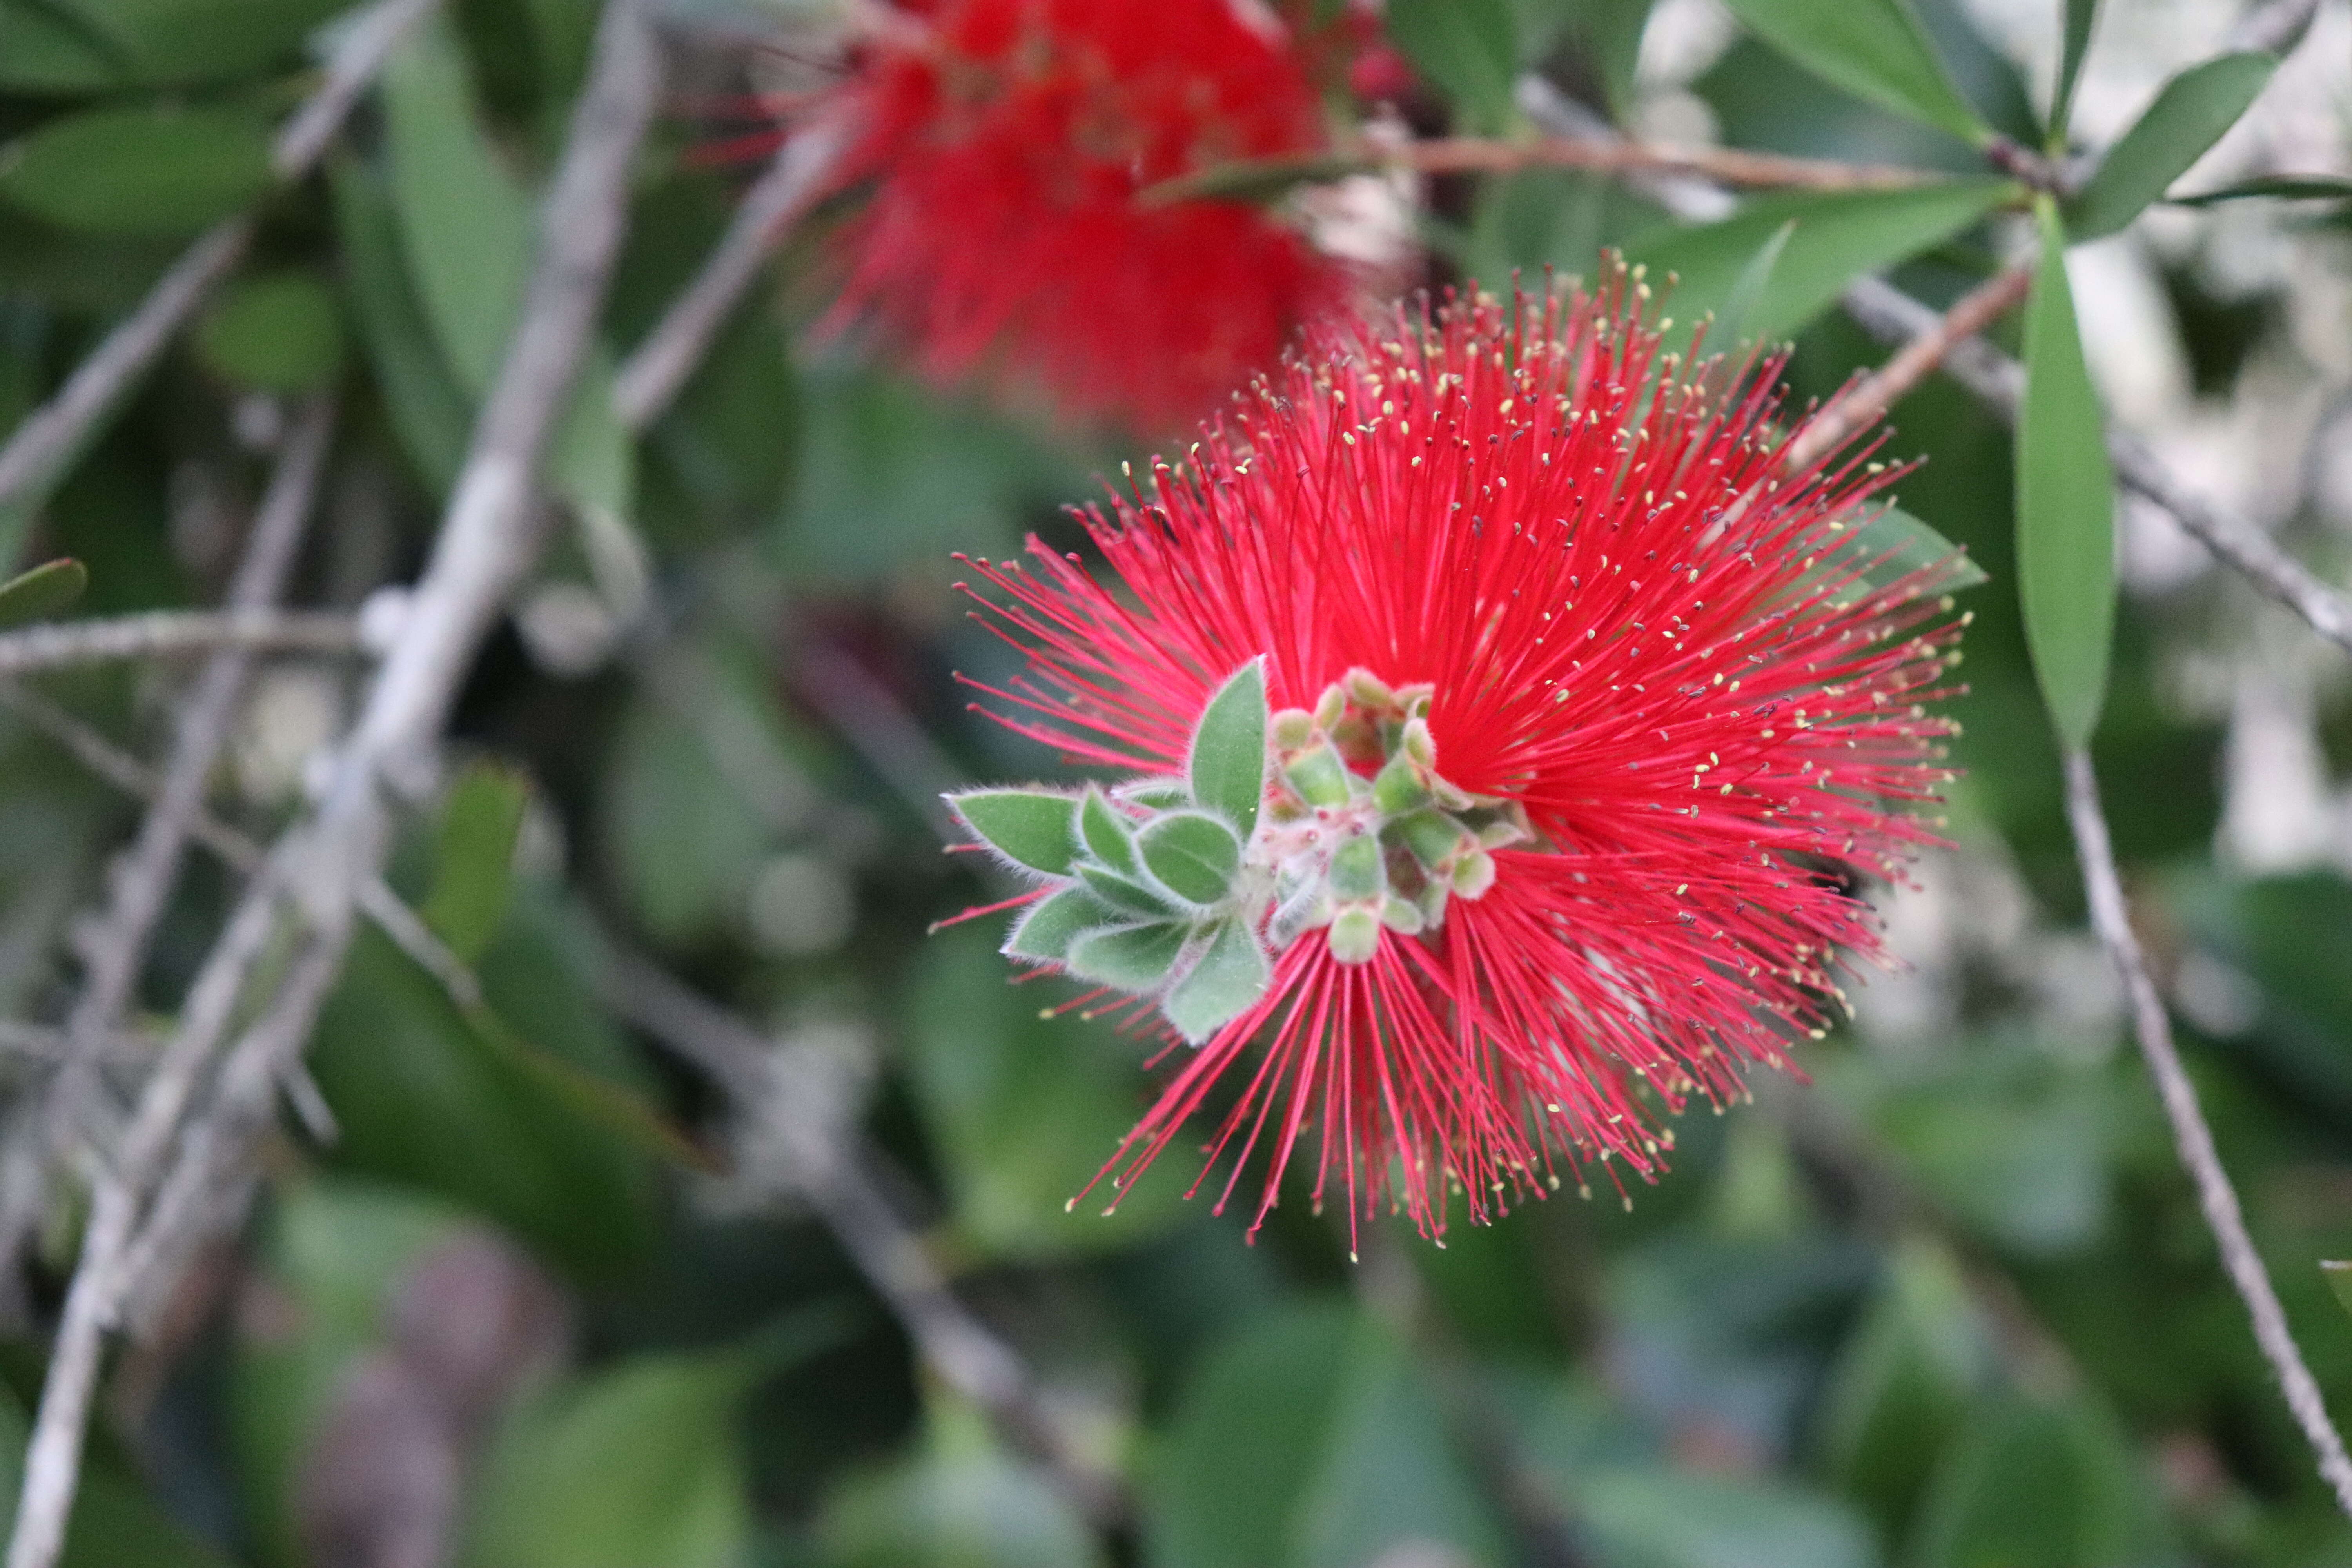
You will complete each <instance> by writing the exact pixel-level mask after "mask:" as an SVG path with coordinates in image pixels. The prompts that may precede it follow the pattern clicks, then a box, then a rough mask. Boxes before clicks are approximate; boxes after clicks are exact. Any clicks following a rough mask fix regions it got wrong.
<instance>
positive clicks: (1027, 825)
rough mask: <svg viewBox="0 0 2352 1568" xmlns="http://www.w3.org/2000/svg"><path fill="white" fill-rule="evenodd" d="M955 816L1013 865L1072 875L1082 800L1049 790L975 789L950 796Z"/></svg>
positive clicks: (1053, 873)
mask: <svg viewBox="0 0 2352 1568" xmlns="http://www.w3.org/2000/svg"><path fill="white" fill-rule="evenodd" d="M947 801H948V805H949V806H950V808H951V809H952V810H953V811H954V812H955V815H956V819H957V820H958V821H960V822H961V823H962V824H963V825H964V826H966V827H968V828H970V829H971V832H972V834H973V836H974V837H977V838H978V839H979V840H980V841H981V842H982V843H983V844H985V845H987V846H988V847H990V848H991V849H993V850H995V851H996V852H997V853H998V854H999V855H1001V856H1003V858H1005V859H1007V860H1009V861H1011V862H1012V863H1013V865H1015V866H1019V867H1023V868H1026V869H1028V870H1032V871H1043V872H1045V874H1046V875H1047V876H1049V877H1066V876H1068V875H1069V874H1070V859H1071V857H1072V856H1074V855H1075V854H1076V853H1077V834H1076V826H1075V824H1076V817H1077V810H1078V803H1077V801H1076V799H1075V798H1073V797H1072V796H1070V795H1060V794H1056V793H1055V792H1054V791H1052V790H1044V789H976V790H967V791H965V792H964V793H963V794H961V795H950V796H948V797H947Z"/></svg>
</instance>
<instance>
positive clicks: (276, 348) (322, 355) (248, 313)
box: [196, 269, 343, 392]
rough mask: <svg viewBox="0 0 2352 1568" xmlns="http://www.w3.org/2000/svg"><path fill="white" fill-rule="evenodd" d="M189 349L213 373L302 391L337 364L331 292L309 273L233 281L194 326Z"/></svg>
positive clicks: (338, 341) (326, 377)
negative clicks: (192, 348) (192, 344)
mask: <svg viewBox="0 0 2352 1568" xmlns="http://www.w3.org/2000/svg"><path fill="white" fill-rule="evenodd" d="M196 352H197V353H199V354H201V355H202V356H203V358H204V362H205V364H206V365H207V366H208V367H210V369H211V370H212V371H213V373H214V374H216V375H218V376H220V377H222V378H223V379H224V380H226V381H228V382H231V383H233V384H236V385H238V386H245V387H253V388H256V389H257V390H260V391H263V392H309V391H311V390H313V389H315V388H317V387H320V386H323V385H325V384H327V383H329V382H330V381H332V380H333V379H334V377H335V373H336V372H337V371H338V370H340V369H341V367H342V363H343V323H342V318H341V315H340V314H339V313H338V312H337V310H336V309H335V296H334V292H333V290H331V289H329V288H328V287H327V285H326V283H325V282H324V281H323V280H321V279H320V278H319V277H317V276H316V275H315V274H313V273H310V272H305V271H299V270H293V269H289V270H286V271H279V272H268V273H262V274H259V275H257V276H253V277H247V278H240V279H236V281H235V282H233V283H232V284H230V285H229V286H228V287H227V288H226V289H223V290H221V295H220V298H219V299H218V300H215V301H214V302H213V304H212V305H211V307H210V308H209V309H207V310H205V314H204V319H203V320H202V321H199V322H198V323H197V325H196Z"/></svg>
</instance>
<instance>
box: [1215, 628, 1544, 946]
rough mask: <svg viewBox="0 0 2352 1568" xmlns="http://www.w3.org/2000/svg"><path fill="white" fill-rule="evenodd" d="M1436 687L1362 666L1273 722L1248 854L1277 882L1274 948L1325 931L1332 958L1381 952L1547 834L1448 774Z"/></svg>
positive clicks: (1270, 934)
mask: <svg viewBox="0 0 2352 1568" xmlns="http://www.w3.org/2000/svg"><path fill="white" fill-rule="evenodd" d="M1432 696H1433V688H1432V687H1431V686H1429V685H1428V684H1426V683H1423V684H1419V685H1413V686H1405V687H1396V688H1391V686H1389V685H1388V683H1387V682H1385V681H1383V680H1381V679H1380V677H1378V676H1376V675H1374V674H1373V673H1372V672H1371V671H1370V670H1368V669H1362V668H1357V669H1351V670H1349V672H1348V673H1347V674H1346V675H1345V676H1343V677H1341V678H1340V679H1339V680H1336V681H1334V682H1332V684H1331V685H1330V686H1329V687H1328V688H1326V689H1325V690H1324V692H1323V695H1322V697H1321V699H1320V700H1318V701H1317V703H1316V704H1315V707H1314V708H1313V710H1307V709H1304V708H1287V709H1285V710H1282V711H1281V712H1278V713H1276V714H1275V715H1273V717H1272V719H1271V720H1270V721H1269V722H1268V723H1267V725H1266V731H1265V737H1266V739H1265V744H1266V776H1267V779H1268V782H1269V788H1268V790H1267V794H1266V801H1265V810H1264V813H1263V819H1262V820H1261V822H1260V824H1259V826H1258V831H1257V833H1256V834H1255V836H1254V837H1252V839H1251V841H1250V844H1249V847H1248V850H1247V853H1246V856H1245V860H1246V863H1247V864H1249V865H1251V866H1253V867H1255V868H1262V869H1263V871H1264V873H1265V874H1266V875H1267V878H1268V881H1269V882H1270V885H1271V890H1272V892H1271V896H1272V900H1273V903H1274V911H1273V914H1272V915H1271V917H1270V918H1269V919H1268V921H1267V922H1266V928H1265V936H1266V943H1267V945H1268V946H1270V947H1271V948H1273V949H1274V950H1275V951H1276V952H1282V951H1284V950H1286V949H1287V948H1288V947H1289V946H1290V944H1291V943H1292V942H1296V941H1297V940H1298V939H1299V938H1300V937H1301V936H1303V935H1305V934H1306V933H1307V932H1308V931H1316V930H1320V931H1322V932H1323V933H1324V941H1325V942H1327V943H1328V944H1329V946H1330V950H1331V956H1332V957H1333V958H1335V959H1338V960H1339V962H1340V963H1369V962H1370V960H1371V957H1372V955H1373V954H1374V953H1375V952H1378V951H1379V948H1380V934H1381V927H1382V926H1386V927H1387V928H1388V929H1389V930H1391V931H1396V932H1398V933H1399V934H1400V935H1404V936H1412V935H1414V934H1417V933H1419V932H1421V931H1434V930H1435V929H1437V928H1438V927H1439V926H1442V925H1444V923H1445V909H1446V904H1447V902H1448V901H1449V900H1453V899H1477V898H1481V897H1483V896H1485V894H1486V889H1489V888H1491V887H1493V886H1494V885H1495V857H1494V854H1493V851H1494V850H1496V849H1499V848H1502V847H1505V846H1507V845H1511V844H1520V843H1526V842H1528V841H1529V840H1532V839H1533V838H1534V837H1535V834H1534V831H1533V829H1532V828H1531V827H1530V826H1528V816H1527V812H1526V811H1525V810H1524V809H1523V808H1522V807H1521V806H1520V805H1519V804H1518V803H1517V801H1513V800H1506V799H1500V798H1497V797H1495V796H1488V795H1472V794H1470V793H1469V792H1468V791H1466V790H1464V789H1462V788H1460V787H1458V786H1456V785H1455V784H1452V783H1449V782H1448V781H1447V780H1446V779H1445V777H1444V775H1443V774H1441V773H1439V772H1438V771H1437V742H1436V740H1435V738H1434V737H1433V736H1432V735H1431V733H1430V730H1429V705H1430V700H1431V697H1432Z"/></svg>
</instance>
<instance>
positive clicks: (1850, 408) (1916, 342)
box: [1786, 267, 2033, 468]
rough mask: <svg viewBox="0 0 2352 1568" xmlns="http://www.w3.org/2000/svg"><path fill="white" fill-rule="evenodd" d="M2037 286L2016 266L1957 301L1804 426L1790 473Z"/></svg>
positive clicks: (1792, 445) (1793, 442)
mask: <svg viewBox="0 0 2352 1568" xmlns="http://www.w3.org/2000/svg"><path fill="white" fill-rule="evenodd" d="M2032 287H2033V270H2032V268H2027V267H2011V268H2006V269H2004V270H2002V271H2000V272H1998V273H1995V274H1994V275H1993V276H1992V278H1991V279H1989V280H1988V281H1986V282H1983V283H1980V284H1979V285H1978V286H1977V287H1976V288H1974V289H1969V291H1968V292H1967V293H1966V294H1963V295H1961V296H1960V298H1959V299H1958V300H1956V301H1954V303H1953V305H1952V308H1951V309H1950V310H1946V311H1945V312H1944V313H1943V314H1942V315H1941V316H1939V317H1937V320H1936V324H1935V325H1934V326H1932V327H1930V328H1928V329H1927V331H1924V332H1921V333H1919V334H1918V335H1917V336H1916V337H1914V338H1913V339H1911V340H1910V342H1906V343H1905V344H1904V345H1903V347H1902V348H1901V349H1899V350H1898V351H1896V353H1895V357H1894V358H1892V359H1890V360H1888V361H1887V362H1886V363H1885V364H1883V365H1881V366H1879V367H1878V368H1877V369H1876V370H1874V371H1873V372H1871V373H1870V374H1868V375H1865V376H1864V377H1863V378H1862V379H1861V380H1859V381H1856V382H1854V383H1853V384H1852V385H1850V386H1848V387H1847V388H1846V389H1845V390H1844V391H1843V392H1841V393H1839V394H1838V395H1836V396H1835V397H1832V399H1830V401H1829V403H1828V404H1827V405H1825V406H1824V407H1823V408H1822V411H1821V412H1820V413H1818V414H1816V415H1814V416H1812V417H1811V419H1808V420H1807V421H1805V424H1804V426H1803V427H1802V428H1801V429H1800V430H1799V431H1798V432H1797V433H1796V435H1795V436H1794V437H1791V438H1790V442H1789V447H1788V451H1787V454H1786V456H1787V460H1788V462H1789V464H1790V467H1791V468H1809V467H1811V465H1812V463H1813V462H1814V461H1815V460H1816V459H1817V458H1822V457H1823V456H1825V455H1827V454H1828V453H1831V452H1833V451H1835V450H1837V448H1838V447H1842V446H1843V445H1844V444H1845V441H1846V438H1847V437H1850V436H1852V435H1853V433H1854V432H1855V431H1857V430H1861V429H1863V428H1864V427H1866V426H1869V425H1871V424H1873V423H1874V422H1875V421H1876V420H1877V418H1878V416H1880V415H1882V414H1885V412H1886V411H1887V409H1889V408H1890V407H1892V406H1894V405H1895V404H1896V403H1898V402H1900V401H1901V400H1902V399H1903V397H1904V395H1906V394H1907V393H1909V392H1910V391H1911V389H1912V388H1914V387H1916V386H1917V385H1918V384H1920V383H1921V382H1923V381H1925V380H1927V377H1928V376H1930V375H1932V374H1935V372H1936V367H1937V366H1938V365H1940V364H1942V363H1944V356H1945V355H1946V354H1948V353H1951V352H1952V345H1953V344H1955V343H1957V342H1961V341H1963V340H1964V339H1968V338H1972V337H1974V336H1976V335H1977V334H1978V333H1979V332H1981V331H1984V330H1985V329H1986V328H1987V327H1990V326H1991V325H1992V324H1993V323H1994V322H1995V321H1999V320H2000V318H2001V317H2003V316H2005V315H2007V314H2008V313H2009V312H2010V311H2011V310H2015V309H2016V308H2017V307H2018V306H2019V305H2021V304H2022V303H2023V302H2024V300H2025V296H2026V293H2027V291H2028V290H2029V289H2032Z"/></svg>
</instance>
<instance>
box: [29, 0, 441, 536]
mask: <svg viewBox="0 0 2352 1568" xmlns="http://www.w3.org/2000/svg"><path fill="white" fill-rule="evenodd" d="M435 3H436V0H375V4H374V5H372V6H370V7H369V8H368V9H367V10H366V11H364V12H362V13H361V14H359V16H356V17H355V18H354V19H353V21H352V23H351V25H350V26H348V27H347V28H346V29H345V30H344V32H343V35H342V37H341V41H340V42H339V44H338V45H337V47H336V50H335V54H334V57H333V58H331V60H329V61H328V63H327V71H326V76H325V78H324V79H323V80H321V81H320V85H319V87H318V89H317V90H316V91H314V92H313V93H312V94H311V95H310V99H309V100H308V101H306V102H305V103H304V104H303V106H302V107H301V108H300V109H299V110H296V111H295V113H294V116H293V118H292V119H290V120H289V121H287V122H286V123H285V125H284V126H283V127H281V128H280V129H279V131H278V137H277V139H276V141H275V142H273V143H272V144H271V148H270V165H269V166H270V171H271V173H272V174H276V175H277V177H278V181H279V183H281V184H285V183H289V182H291V181H294V180H298V179H299V178H301V177H302V176H303V175H304V174H309V173H310V170H311V168H312V167H313V166H314V165H316V163H318V161H319V158H320V155H321V154H322V153H325V152H326V150H327V145H328V143H329V142H331V141H333V140H334V135H335V132H336V131H338V130H339V129H341V125H342V122H343V120H344V118H345V117H346V116H347V115H349V114H350V113H351V110H352V104H353V103H355V102H357V101H358V100H359V95H360V92H361V90H362V89H364V88H365V87H366V85H367V83H368V82H369V81H370V80H371V79H373V77H374V75H375V73H376V72H377V70H379V69H380V68H382V67H383V62H384V59H385V58H386V57H387V56H389V55H390V54H391V53H392V47H393V46H394V44H396V43H398V42H399V41H400V37H401V35H402V34H403V33H404V32H405V31H407V29H408V28H409V27H410V26H412V25H414V24H415V22H416V20H417V19H418V18H419V17H421V16H424V15H425V12H426V11H428V10H430V9H431V8H432V7H433V5H434V4H435ZM252 241H253V219H252V217H251V216H237V217H232V218H224V219H223V220H222V221H221V222H219V223H218V224H215V226H213V227H211V228H210V229H207V230H206V231H205V235H204V237H202V238H200V239H198V240H197V241H196V242H195V243H194V245H192V246H190V247H188V248H187V249H186V250H185V251H184V252H183V253H182V254H181V257H180V258H179V260H177V261H175V262H173V264H172V268H171V270H170V271H168V272H166V273H164V274H163V277H162V278H161V279H158V280H157V282H156V284H155V287H154V288H153V289H151V290H150V291H149V293H148V295H147V298H146V299H144V300H142V301H140V304H139V308H138V309H137V310H133V311H131V314H130V315H129V316H128V317H126V318H125V319H124V320H123V321H122V323H121V325H120V326H117V327H116V328H115V329H114V330H113V331H110V332H109V333H107V334H106V338H105V341H103V342H100V344H99V345H98V347H97V348H96V349H94V350H92V351H91V353H90V355H89V358H88V359H86V360H84V361H83V362H82V363H80V364H79V366H77V367H76V368H75V370H74V373H73V374H71V375H69V376H68V377H67V378H66V384H65V385H63V386H62V387H60V388H58V394H57V395H56V396H55V397H52V398H51V399H49V401H48V402H47V403H46V404H44V405H41V406H40V407H39V408H37V409H36V410H34V411H33V413H32V415H31V416H29V417H27V418H26V420H25V422H24V423H23V424H22V425H19V426H17V427H16V433H15V434H14V435H12V436H10V437H8V442H7V445H6V446H5V447H0V506H6V505H8V504H9V503H10V502H12V501H16V500H22V499H23V498H24V497H25V496H26V495H27V494H29V493H31V492H33V491H35V490H37V489H39V488H40V487H41V486H43V485H46V484H47V483H48V482H49V481H50V480H51V479H54V478H55V477H56V475H57V474H58V471H59V470H60V469H61V468H64V467H65V466H66V465H67V464H68V463H70V462H72V461H73V458H74V456H75V454H76V453H78V452H79V451H80V450H81V448H82V447H83V445H84V444H85V443H86V442H87V441H88V440H89V437H90V434H91V432H92V431H93V430H94V429H95V428H96V427H97V425H98V422H99V421H100V419H102V418H104V417H105V416H106V414H107V411H108V410H110V409H111V408H113V407H114V406H115V405H117V404H118V403H120V402H121V399H122V397H123V395H124V394H126V393H128V392H129V391H130V390H131V385H132V384H134V383H136V382H137V381H138V379H139V378H140V377H141V376H142V375H143V374H145V373H146V370H147V367H148V366H149V365H151V364H152V363H155V356H156V355H157V354H160V353H163V346H164V345H165V344H166V343H168V342H171V341H172V339H173V337H174V336H175V335H177V333H178V332H179V330H180V328H181V327H182V326H184V325H185V324H186V322H187V320H188V318H189V317H190V316H192V315H194V313H195V310H196V307H197V306H199V305H201V304H203V303H204V301H205V297H206V296H207V295H209V294H210V293H211V292H212V291H213V289H214V288H215V286H216V285H217V284H218V283H219V282H220V281H221V279H224V278H226V277H227V276H228V274H229V272H230V271H231V270H232V269H233V268H235V267H236V264H237V262H238V261H239V260H240V259H242V258H243V257H244V255H245V252H246V247H247V246H249V245H250V244H251V243H252Z"/></svg>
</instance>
